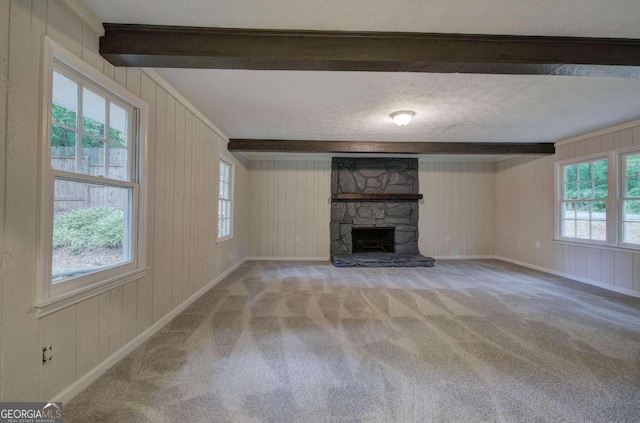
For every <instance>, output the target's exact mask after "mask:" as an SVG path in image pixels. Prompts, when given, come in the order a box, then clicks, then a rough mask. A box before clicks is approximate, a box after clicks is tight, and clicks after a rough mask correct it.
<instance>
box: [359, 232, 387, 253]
mask: <svg viewBox="0 0 640 423" xmlns="http://www.w3.org/2000/svg"><path fill="white" fill-rule="evenodd" d="M351 238H352V239H353V249H352V251H353V252H354V253H380V252H382V253H393V252H395V251H396V247H395V246H396V241H395V228H352V229H351Z"/></svg>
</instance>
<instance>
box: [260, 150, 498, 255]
mask: <svg viewBox="0 0 640 423" xmlns="http://www.w3.org/2000/svg"><path fill="white" fill-rule="evenodd" d="M419 178H420V192H421V193H423V194H424V201H423V202H421V203H420V207H419V208H420V221H419V230H420V239H419V246H420V251H421V252H422V253H423V254H428V255H434V256H440V257H450V256H480V255H493V254H494V244H493V240H494V233H493V201H494V195H493V186H494V180H493V178H494V164H493V163H491V162H486V163H485V162H453V163H452V162H420V170H419ZM330 182H331V162H330V161H328V160H324V161H309V160H254V161H251V218H250V221H251V241H250V247H249V255H250V256H251V257H271V258H286V257H298V258H302V257H307V258H328V257H329V217H330V216H329V215H330V203H329V196H330Z"/></svg>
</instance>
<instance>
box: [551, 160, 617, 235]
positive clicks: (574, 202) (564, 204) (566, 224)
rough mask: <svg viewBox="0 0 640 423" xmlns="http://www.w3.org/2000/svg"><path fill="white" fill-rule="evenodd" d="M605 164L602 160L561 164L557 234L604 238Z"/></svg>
mask: <svg viewBox="0 0 640 423" xmlns="http://www.w3.org/2000/svg"><path fill="white" fill-rule="evenodd" d="M607 167H608V163H607V160H606V159H601V160H595V161H588V162H582V163H576V164H571V165H566V166H564V168H563V172H562V175H563V181H562V187H563V192H562V201H561V210H562V212H561V218H560V219H561V222H560V223H561V225H560V234H561V236H563V237H565V238H576V239H584V240H598V241H605V240H606V199H607V197H608V179H607V171H608V169H607Z"/></svg>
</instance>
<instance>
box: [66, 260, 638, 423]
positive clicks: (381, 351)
mask: <svg viewBox="0 0 640 423" xmlns="http://www.w3.org/2000/svg"><path fill="white" fill-rule="evenodd" d="M65 421H66V422H102V421H109V422H129V421H136V422H137V421H140V422H143V421H144V422H147V421H148V422H154V423H159V422H279V423H284V422H640V299H634V298H630V297H625V296H623V295H618V294H615V293H611V292H608V291H604V290H600V289H598V288H594V287H590V286H587V285H583V284H580V283H577V282H572V281H569V280H566V279H562V278H557V277H554V276H550V275H547V274H544V273H539V272H535V271H531V270H528V269H525V268H521V267H518V266H513V265H510V264H507V263H504V262H499V261H492V260H486V261H482V260H469V261H439V262H438V263H437V264H436V267H434V268H401V269H398V268H384V269H380V268H378V269H369V268H354V269H350V268H341V269H339V268H334V267H332V266H331V265H329V264H324V263H310V262H252V263H245V264H243V265H242V266H241V267H240V268H238V269H237V270H236V271H235V272H234V273H233V274H231V275H230V276H229V277H227V278H226V279H225V280H223V281H222V282H220V283H219V284H218V285H217V286H215V287H214V288H213V289H212V290H210V291H209V292H207V293H206V294H205V295H204V296H203V297H201V298H200V299H199V300H198V301H197V302H195V303H194V304H192V305H191V306H190V307H189V308H188V309H186V310H185V311H184V312H183V313H181V314H180V315H179V316H178V317H176V318H175V319H174V320H173V321H172V322H170V323H169V324H168V325H167V326H166V327H165V328H163V329H162V330H161V331H160V332H159V333H157V334H156V335H155V336H153V338H151V339H150V340H148V341H147V342H146V343H144V344H143V345H142V346H140V347H139V348H138V349H136V350H135V351H134V352H132V353H131V354H130V355H129V356H127V357H126V358H125V359H124V360H122V361H121V362H120V363H118V364H117V365H116V366H114V367H113V368H112V369H111V370H109V371H108V372H107V373H106V374H104V375H103V376H102V377H101V378H100V379H99V380H98V381H96V382H95V383H94V384H93V385H91V386H90V387H89V388H87V389H86V390H85V391H83V392H82V393H80V394H79V395H78V396H77V397H76V398H75V399H74V400H72V401H70V402H69V403H67V404H65Z"/></svg>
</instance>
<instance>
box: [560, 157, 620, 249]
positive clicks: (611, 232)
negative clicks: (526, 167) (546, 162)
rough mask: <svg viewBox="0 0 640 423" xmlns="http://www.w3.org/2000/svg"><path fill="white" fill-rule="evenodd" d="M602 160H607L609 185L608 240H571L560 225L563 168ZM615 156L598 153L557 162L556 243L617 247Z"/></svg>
mask: <svg viewBox="0 0 640 423" xmlns="http://www.w3.org/2000/svg"><path fill="white" fill-rule="evenodd" d="M600 159H607V184H608V193H607V201H606V203H607V220H606V222H607V223H606V224H607V237H606V238H607V240H606V241H598V240H593V239H582V238H569V237H563V236H562V227H561V224H560V220H561V218H562V201H563V198H562V194H563V187H562V185H563V184H562V183H563V181H564V175H563V173H562V168H563V167H564V166H567V165H572V164H577V163H584V162H590V161H595V160H600ZM614 159H615V157H614V154H613V152H607V153H597V154H590V155H588V156H582V157H576V158H572V159H568V160H561V161H558V162H556V166H555V187H554V189H555V199H556V201H555V203H556V204H555V215H554V217H555V240H556V241H564V242H575V243H578V244H590V245H600V246H615V245H617V235H616V233H617V231H616V229H615V228H616V227H617V207H616V203H617V202H616V192H615V189H614V187H615V186H616V185H615V182H616V181H615V174H614V173H615V172H612V169H615V163H614V161H615V160H614Z"/></svg>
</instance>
